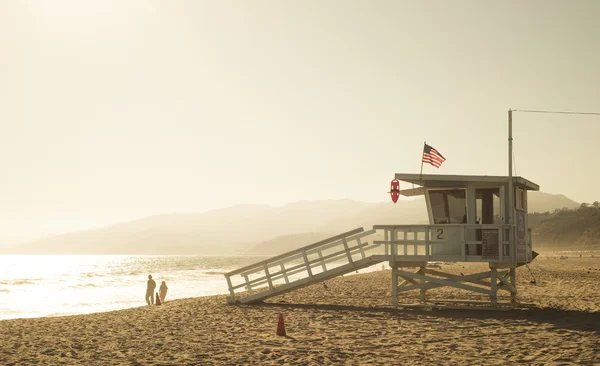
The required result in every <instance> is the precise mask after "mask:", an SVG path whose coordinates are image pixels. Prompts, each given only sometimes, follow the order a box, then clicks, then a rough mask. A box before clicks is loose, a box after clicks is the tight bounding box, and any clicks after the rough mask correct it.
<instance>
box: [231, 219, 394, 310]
mask: <svg viewBox="0 0 600 366" xmlns="http://www.w3.org/2000/svg"><path fill="white" fill-rule="evenodd" d="M375 232H376V230H375V229H373V230H369V231H364V229H363V228H362V227H361V228H358V229H355V230H351V231H348V232H345V233H343V234H340V235H336V236H333V237H331V238H328V239H325V240H321V241H319V242H316V243H314V244H311V245H308V246H305V247H302V248H299V249H296V250H292V251H289V252H287V253H284V254H281V255H278V256H275V257H272V258H269V259H266V260H264V261H261V262H258V263H254V264H251V265H249V266H246V267H243V268H240V269H237V270H235V271H231V272H229V273H226V274H225V278H226V279H227V285H228V286H229V294H230V296H229V297H228V299H227V301H228V302H229V303H234V302H236V301H240V302H244V303H245V302H251V301H257V300H262V299H265V298H267V297H271V296H274V295H277V294H281V293H284V292H287V291H290V290H292V289H296V288H299V287H303V286H306V285H310V284H312V283H316V282H319V281H322V280H324V279H328V278H332V277H336V276H339V275H341V274H344V273H347V272H350V271H352V270H354V269H358V268H364V267H367V266H369V265H372V264H375V263H374V262H372V261H371V260H370V258H369V257H370V256H372V255H373V254H383V253H380V252H381V251H382V250H383V248H382V246H380V245H377V244H375V243H373V242H371V243H369V242H368V241H365V242H364V241H362V239H363V238H364V237H366V236H369V235H372V234H374V233H375Z"/></svg>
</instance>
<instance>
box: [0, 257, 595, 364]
mask: <svg viewBox="0 0 600 366" xmlns="http://www.w3.org/2000/svg"><path fill="white" fill-rule="evenodd" d="M442 267H443V270H444V271H448V272H456V273H460V272H464V273H465V274H466V273H468V272H474V271H477V270H480V269H481V268H480V267H481V266H477V265H476V264H466V263H455V264H442ZM530 267H531V270H532V272H533V274H534V275H535V278H536V279H537V284H535V285H534V284H531V283H530V282H529V281H530V276H529V273H528V270H527V269H526V268H523V267H520V268H518V269H517V281H518V282H517V285H518V289H519V300H520V301H522V302H531V303H534V304H535V305H536V308H534V309H523V310H520V309H519V310H510V311H486V310H477V311H468V310H418V309H391V308H389V302H390V298H389V292H390V283H391V282H390V280H391V271H390V270H389V269H386V270H385V271H381V270H379V271H373V272H370V273H363V274H359V275H352V276H344V277H338V278H335V279H331V280H328V281H326V283H327V288H325V287H324V286H322V285H321V284H316V285H312V286H309V287H305V288H302V289H299V290H297V291H294V292H290V293H287V294H284V295H280V296H277V297H274V298H272V299H270V300H268V301H266V302H265V303H262V304H256V305H227V304H226V297H227V295H210V296H202V297H193V298H185V299H175V300H170V301H167V302H166V303H165V304H164V305H161V306H156V305H155V306H147V305H142V306H138V307H133V308H128V309H123V310H113V311H108V312H100V313H91V314H82V315H67V316H56V317H41V318H20V319H6V320H3V321H0V334H2V338H1V339H0V359H1V360H5V361H4V362H5V364H7V365H12V364H14V365H17V364H29V363H41V364H57V363H61V364H74V365H75V364H94V365H96V364H98V365H132V364H135V365H154V364H161V365H196V364H209V365H210V364H219V365H220V364H251V365H259V364H260V365H263V364H276V365H280V364H302V365H308V364H339V363H344V364H352V365H354V364H370V365H389V364H397V363H398V362H399V360H402V361H401V362H402V363H403V364H423V365H425V364H428V365H430V364H439V363H442V362H443V363H444V364H450V365H460V364H474V363H475V364H479V363H488V364H506V363H538V362H541V363H554V362H557V363H561V364H568V363H570V362H571V363H584V364H590V363H600V288H599V286H597V284H598V283H600V258H579V257H577V258H573V259H571V258H569V259H568V260H559V259H546V258H541V259H540V258H539V257H538V258H536V260H535V261H534V262H532V263H531V264H530ZM436 290H438V291H434V290H432V291H431V295H432V296H434V295H435V297H444V298H458V297H465V296H470V295H466V294H465V295H462V294H464V293H462V292H461V293H459V292H457V291H456V290H455V289H450V288H446V289H443V288H440V289H436ZM474 296H478V295H477V294H475V295H474ZM414 299H418V291H417V292H416V293H415V294H410V295H407V296H406V300H407V301H412V300H414ZM382 305H387V307H382ZM279 314H282V315H283V317H284V323H285V327H286V332H287V336H286V337H281V336H277V335H276V329H277V324H278V317H279Z"/></svg>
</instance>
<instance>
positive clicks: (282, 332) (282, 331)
mask: <svg viewBox="0 0 600 366" xmlns="http://www.w3.org/2000/svg"><path fill="white" fill-rule="evenodd" d="M277 335H278V336H283V337H285V324H283V314H281V313H279V323H278V324H277Z"/></svg>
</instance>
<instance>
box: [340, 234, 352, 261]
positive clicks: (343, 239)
mask: <svg viewBox="0 0 600 366" xmlns="http://www.w3.org/2000/svg"><path fill="white" fill-rule="evenodd" d="M342 243H343V244H344V249H346V257H348V263H352V254H351V253H350V249H348V242H347V241H346V238H342Z"/></svg>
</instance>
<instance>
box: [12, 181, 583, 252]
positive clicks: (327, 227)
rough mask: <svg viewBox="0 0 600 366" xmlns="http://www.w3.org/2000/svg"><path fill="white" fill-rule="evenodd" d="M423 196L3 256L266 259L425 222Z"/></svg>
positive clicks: (323, 206)
mask: <svg viewBox="0 0 600 366" xmlns="http://www.w3.org/2000/svg"><path fill="white" fill-rule="evenodd" d="M577 207H579V203H577V202H574V201H572V200H570V199H568V198H567V197H565V196H562V195H552V194H547V193H542V192H532V193H531V194H530V199H529V208H530V211H532V212H546V211H554V210H555V209H563V208H566V209H569V208H577ZM426 223H427V212H426V207H425V203H424V200H423V198H422V197H419V198H415V199H409V200H401V201H398V203H397V204H393V203H392V202H391V201H390V202H382V203H365V202H357V201H353V200H327V201H301V202H295V203H290V204H287V205H284V206H280V207H272V206H266V205H239V206H233V207H229V208H225V209H220V210H212V211H207V212H203V213H199V214H171V215H158V216H151V217H146V218H142V219H139V220H134V221H129V222H124V223H119V224H115V225H111V226H107V227H103V228H98V229H92V230H84V231H77V232H72V233H66V234H62V235H55V236H50V237H47V238H43V239H39V240H35V241H31V242H27V243H23V244H20V245H18V246H13V247H12V248H3V249H2V254H9V253H12V254H203V255H236V254H237V255H246V254H261V255H271V254H277V253H282V252H285V251H287V250H291V249H294V248H297V247H301V246H304V245H307V244H310V243H312V242H315V241H318V240H321V239H324V238H326V237H329V236H331V235H336V234H339V233H342V232H345V231H349V230H352V229H355V228H357V227H361V226H362V227H364V228H365V229H368V228H370V227H371V226H372V225H374V224H426Z"/></svg>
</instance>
